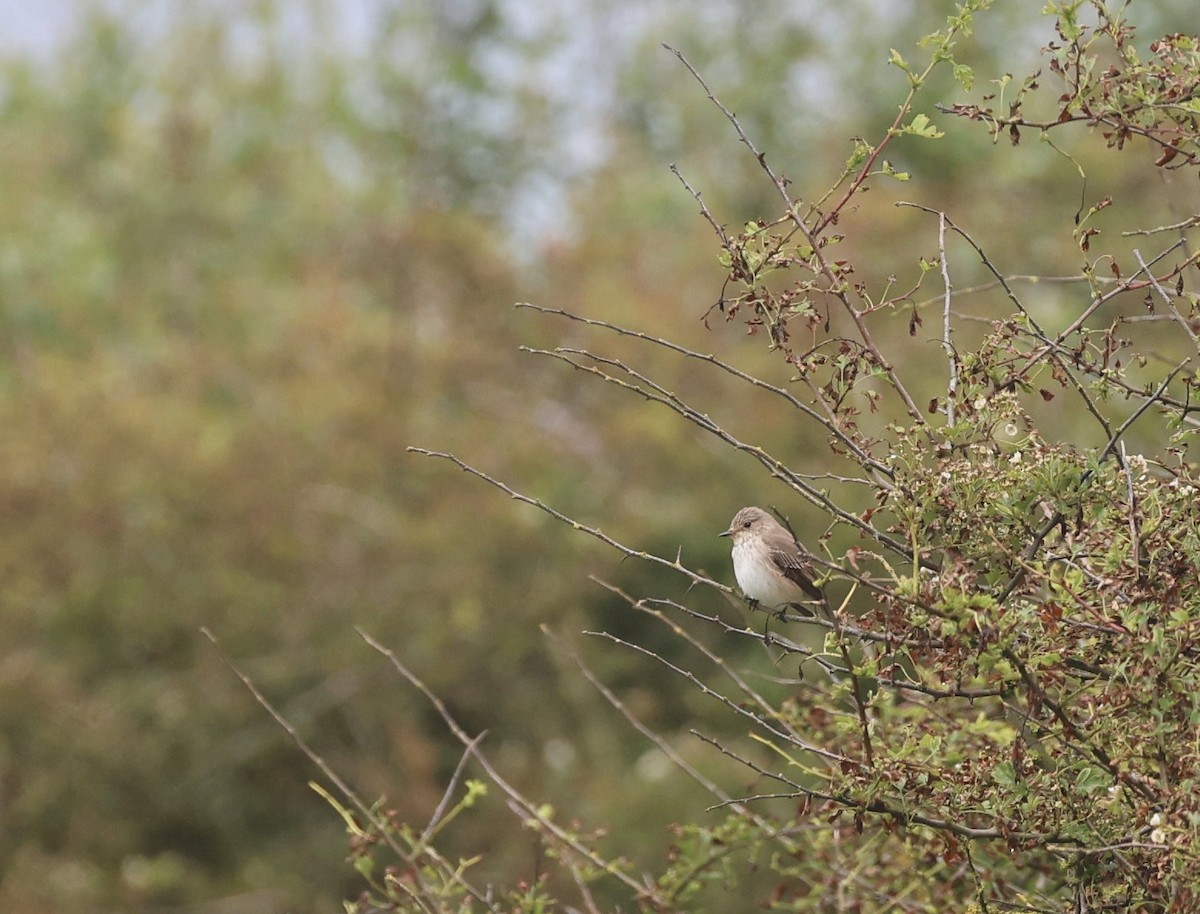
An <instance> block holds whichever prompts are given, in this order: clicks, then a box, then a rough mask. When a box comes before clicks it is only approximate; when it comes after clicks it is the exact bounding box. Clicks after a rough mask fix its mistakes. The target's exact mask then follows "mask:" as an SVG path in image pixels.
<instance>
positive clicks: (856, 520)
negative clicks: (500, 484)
mask: <svg viewBox="0 0 1200 914" xmlns="http://www.w3.org/2000/svg"><path fill="white" fill-rule="evenodd" d="M520 348H521V351H522V352H527V353H529V354H531V355H540V356H545V357H547V358H553V359H559V360H560V361H563V362H566V363H567V364H568V365H571V366H572V367H573V368H575V369H576V370H578V371H584V372H587V373H589V374H593V375H595V376H596V377H599V378H600V379H601V380H603V381H606V382H608V383H610V384H614V385H616V386H618V387H622V388H624V389H626V390H629V391H632V392H633V393H636V394H638V395H639V396H642V397H645V398H646V399H647V400H650V401H651V402H654V403H658V404H660V405H662V406H666V407H667V408H668V409H671V410H672V411H674V412H676V413H678V414H679V415H681V416H683V417H684V418H685V419H687V420H688V421H689V422H692V423H693V424H695V425H697V426H699V427H700V428H702V429H704V430H705V431H707V432H709V433H710V434H712V435H715V436H716V437H717V438H719V439H721V440H722V441H724V442H725V443H726V444H729V445H732V446H733V447H735V448H737V449H738V450H739V451H742V452H743V453H746V454H749V455H751V456H752V457H754V458H755V459H756V460H758V462H759V463H761V464H762V465H763V466H764V467H766V469H767V470H768V471H769V472H770V473H771V475H772V476H774V477H775V478H776V479H778V480H780V481H781V482H783V483H785V484H787V485H788V486H789V487H790V488H791V489H793V490H794V491H795V492H797V493H798V494H800V495H802V496H803V497H804V498H805V499H806V500H807V501H808V502H809V503H810V504H813V505H815V506H817V507H819V508H821V509H822V510H823V511H825V512H827V513H828V514H830V515H831V516H833V517H836V518H838V519H839V520H841V521H843V522H844V523H846V524H848V525H850V526H851V527H854V528H855V529H857V530H859V531H861V532H862V533H865V534H866V535H867V536H869V537H871V538H872V539H874V540H876V541H877V542H879V543H880V544H882V545H884V546H886V547H887V548H888V549H891V550H892V551H893V552H895V553H896V554H897V555H900V556H904V557H905V558H908V557H909V553H908V550H907V549H906V548H905V547H904V544H903V543H901V542H900V541H899V540H897V539H895V538H894V537H891V536H889V535H888V534H886V533H883V532H882V531H880V530H878V529H876V528H875V527H873V526H871V525H870V524H869V523H867V522H866V521H864V520H863V519H862V518H861V517H859V516H858V515H857V514H853V513H851V512H849V511H847V510H845V509H844V508H842V507H841V506H840V505H838V504H837V503H836V502H834V501H833V500H832V499H831V498H830V497H829V496H828V495H826V494H825V493H824V492H823V491H822V490H821V489H818V488H817V487H816V486H813V485H811V484H810V483H809V482H808V481H807V480H806V479H804V478H803V477H802V476H800V475H799V474H797V473H795V472H794V471H793V470H792V469H791V468H790V467H789V466H788V465H787V464H785V463H784V462H783V461H782V460H779V459H778V458H777V457H774V456H772V455H771V454H769V453H767V451H765V450H763V448H761V447H760V446H758V445H755V444H748V443H746V442H744V441H742V440H741V439H739V438H736V437H735V436H734V435H732V434H731V433H730V432H728V431H726V430H725V428H724V427H723V426H721V425H719V424H718V423H717V422H715V421H714V420H713V419H711V418H710V417H709V416H708V415H707V414H706V413H702V412H700V411H699V410H697V409H695V408H693V407H692V406H689V405H688V404H687V403H685V402H684V401H683V400H682V399H680V397H679V396H678V395H677V394H674V393H672V392H671V391H669V390H667V389H666V388H664V387H662V386H660V385H659V384H657V383H655V382H654V381H652V380H651V379H650V378H648V377H646V376H645V375H643V374H642V373H641V372H639V371H637V370H636V369H633V368H630V367H629V366H628V365H626V364H624V363H623V362H622V361H620V360H619V359H612V358H608V357H607V356H601V355H597V354H596V353H594V352H589V351H588V350H586V349H576V348H567V347H560V348H558V349H554V350H550V349H533V348H530V347H528V346H522V347H520ZM571 356H580V357H582V358H586V359H589V360H590V361H593V362H598V363H600V364H602V365H609V366H611V367H614V368H618V369H620V370H621V371H623V372H624V373H626V374H628V375H629V376H630V377H631V378H634V379H636V380H637V381H639V382H641V384H644V385H645V387H642V386H639V384H634V383H630V382H629V381H624V380H622V379H620V378H617V377H614V376H613V375H611V374H609V373H607V372H604V371H601V370H600V369H599V368H597V367H596V366H595V365H585V364H582V363H581V362H579V361H576V360H575V359H573V358H571ZM647 388H648V389H647ZM409 450H415V451H417V452H418V453H420V452H421V451H420V449H419V448H409Z"/></svg>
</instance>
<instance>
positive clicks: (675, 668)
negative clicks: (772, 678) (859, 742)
mask: <svg viewBox="0 0 1200 914" xmlns="http://www.w3.org/2000/svg"><path fill="white" fill-rule="evenodd" d="M584 634H585V635H590V636H591V637H594V638H604V639H605V640H608V641H611V642H613V643H614V644H619V645H621V646H622V647H627V648H629V649H630V650H632V651H636V652H637V653H639V654H641V655H642V656H644V657H649V658H651V659H652V660H657V661H658V662H659V663H661V664H662V665H663V666H665V667H666V668H667V669H669V670H671V671H672V672H673V673H676V674H677V675H679V676H682V677H683V678H684V679H686V680H687V681H688V682H690V683H691V684H692V685H693V686H695V687H696V688H697V689H699V690H700V691H701V692H702V693H703V694H705V695H707V696H708V697H709V698H715V699H716V700H717V701H719V702H720V703H721V704H723V705H725V706H726V707H727V708H729V709H730V710H732V711H733V712H734V713H735V714H738V715H739V716H741V717H745V718H747V719H749V720H752V721H754V723H756V724H758V725H759V726H760V727H762V728H763V729H764V730H766V731H767V732H768V733H770V734H772V735H773V736H775V737H778V738H779V739H781V740H783V741H785V742H787V743H791V744H793V745H795V746H797V747H799V748H800V749H802V750H804V751H805V752H811V753H812V754H813V755H816V756H818V757H820V758H823V759H826V760H827V761H832V762H837V763H838V764H839V765H853V766H856V767H861V766H862V762H860V761H858V760H857V759H852V758H850V757H849V756H846V755H841V754H840V753H837V752H831V751H830V750H828V749H824V748H822V747H821V746H818V745H816V744H815V743H810V742H808V741H807V740H805V739H803V738H801V737H800V736H798V735H795V734H794V732H791V733H789V732H787V731H785V730H780V729H779V728H778V727H776V726H775V724H774V723H773V722H772V721H771V720H769V719H767V717H765V716H764V715H761V714H758V713H756V712H754V711H752V710H750V709H749V708H747V707H744V706H743V705H741V704H739V703H738V702H736V701H734V700H733V699H731V698H730V697H729V696H727V695H723V694H722V693H720V692H718V691H717V690H716V689H713V688H711V687H710V686H709V685H708V684H707V683H705V682H704V681H703V680H702V679H701V678H700V677H699V676H697V675H696V674H695V673H693V672H692V671H691V670H685V669H684V668H683V667H681V666H679V665H677V664H674V663H672V662H671V661H670V660H667V659H666V658H665V657H663V656H662V655H661V654H657V653H655V652H654V651H652V650H650V648H647V647H642V646H641V645H640V644H634V643H633V642H632V641H626V640H625V639H624V638H619V637H617V636H616V635H614V634H612V632H597V631H584ZM775 716H776V712H772V717H775Z"/></svg>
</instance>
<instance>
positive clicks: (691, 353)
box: [515, 302, 895, 479]
mask: <svg viewBox="0 0 1200 914" xmlns="http://www.w3.org/2000/svg"><path fill="white" fill-rule="evenodd" d="M515 307H517V308H529V309H531V310H533V311H537V312H539V313H541V314H551V315H555V316H558V317H565V318H567V319H568V320H572V321H576V322H578V323H581V324H585V325H587V326H589V327H600V328H603V329H605V330H611V331H612V332H613V333H616V334H618V335H620V336H628V337H632V338H634V339H639V340H644V341H645V342H647V343H652V344H653V345H655V346H660V347H662V348H664V349H667V350H669V351H671V352H675V353H677V354H679V355H682V356H684V357H686V358H689V359H697V360H699V361H701V362H707V363H709V364H710V365H713V366H715V367H717V368H720V369H721V370H722V371H724V372H726V373H727V374H730V375H733V376H734V377H735V378H737V379H738V380H740V381H744V382H746V383H747V384H751V385H753V386H754V387H758V388H761V389H762V390H766V391H769V392H770V393H773V394H775V395H776V396H777V397H781V398H782V399H784V400H786V401H787V403H788V404H789V405H790V406H792V407H794V408H795V409H797V410H799V411H800V412H802V413H804V415H806V416H808V418H810V419H812V420H813V421H815V422H818V423H820V424H821V425H822V426H823V427H824V428H825V429H826V430H827V431H828V432H829V433H830V434H831V435H832V436H833V437H834V438H836V439H837V441H838V443H839V444H841V445H842V446H843V447H845V448H846V449H847V450H849V451H850V452H851V453H852V454H853V455H854V456H855V458H856V459H857V460H858V462H859V463H860V464H861V465H863V466H865V467H869V468H870V469H872V470H874V471H875V472H877V473H881V474H883V475H884V476H886V477H888V478H889V479H890V478H891V477H892V476H893V475H894V474H895V471H894V470H893V469H892V468H891V467H889V466H888V465H887V464H884V463H881V462H880V461H878V460H876V459H875V458H874V457H872V456H871V455H870V454H868V453H867V452H866V451H865V450H863V449H862V448H861V447H860V446H859V445H858V443H857V442H856V441H854V439H853V438H851V437H850V436H849V435H847V434H846V433H845V432H844V431H843V430H842V429H841V428H839V427H838V426H837V424H836V423H834V422H831V421H830V420H829V419H827V418H826V417H824V416H822V415H821V414H820V413H818V412H817V411H816V410H814V409H813V408H812V407H811V406H809V405H808V404H807V403H805V402H803V401H802V400H800V399H798V398H797V397H796V396H795V395H793V394H792V393H791V392H790V391H789V390H787V389H786V388H783V387H777V386H776V385H774V384H768V383H767V382H766V381H763V380H761V379H760V378H756V377H755V376H754V375H752V374H748V373H747V372H744V371H742V370H741V369H739V368H735V367H734V366H733V365H730V364H729V363H728V362H724V361H722V360H721V359H718V358H717V357H716V356H714V355H712V354H711V353H704V352H696V351H695V350H692V349H688V348H687V347H686V346H681V345H679V344H678V343H675V342H673V341H671V340H667V339H662V338H661V337H657V336H651V335H650V334H648V333H642V332H641V331H639V330H630V329H628V328H626V327H622V326H620V325H618V324H614V323H612V322H611V321H604V320H597V319H595V318H590V317H582V316H580V315H577V314H572V313H571V312H570V311H564V310H563V309H561V308H546V307H543V306H541V305H534V304H531V303H530V302H517V304H516V306H515Z"/></svg>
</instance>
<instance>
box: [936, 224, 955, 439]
mask: <svg viewBox="0 0 1200 914" xmlns="http://www.w3.org/2000/svg"><path fill="white" fill-rule="evenodd" d="M938 254H939V255H940V259H941V262H942V285H943V286H944V287H945V290H946V292H945V296H944V298H943V305H942V348H943V349H944V350H945V351H946V358H947V359H948V360H949V362H950V380H949V381H948V382H947V384H946V422H947V423H948V424H949V425H954V410H955V408H956V406H957V403H956V400H957V397H958V353H957V352H955V351H954V343H953V340H952V335H953V333H954V330H953V327H952V325H951V323H950V301H951V297H952V292H953V286H951V285H950V262H949V259H948V258H947V257H946V214H945V213H938Z"/></svg>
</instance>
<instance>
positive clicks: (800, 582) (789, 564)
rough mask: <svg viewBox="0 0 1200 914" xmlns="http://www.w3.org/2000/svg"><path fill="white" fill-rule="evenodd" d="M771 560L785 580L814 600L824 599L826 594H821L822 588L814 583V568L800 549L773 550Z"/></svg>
mask: <svg viewBox="0 0 1200 914" xmlns="http://www.w3.org/2000/svg"><path fill="white" fill-rule="evenodd" d="M771 560H772V561H774V563H775V567H776V568H778V569H779V570H780V571H781V572H782V573H783V576H784V577H785V578H787V579H788V580H789V581H791V582H792V583H793V584H795V585H796V586H798V587H799V588H800V589H801V590H803V591H804V592H805V593H806V594H808V595H809V596H810V597H812V598H813V599H814V600H821V599H823V598H824V594H822V593H821V590H820V588H819V587H817V585H816V584H814V583H813V582H812V566H811V565H810V564H809V562H808V560H807V559H805V557H804V555H803V554H802V553H801V552H800V551H799V549H798V547H793V548H791V549H787V548H784V549H780V548H773V549H772V550H771Z"/></svg>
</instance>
